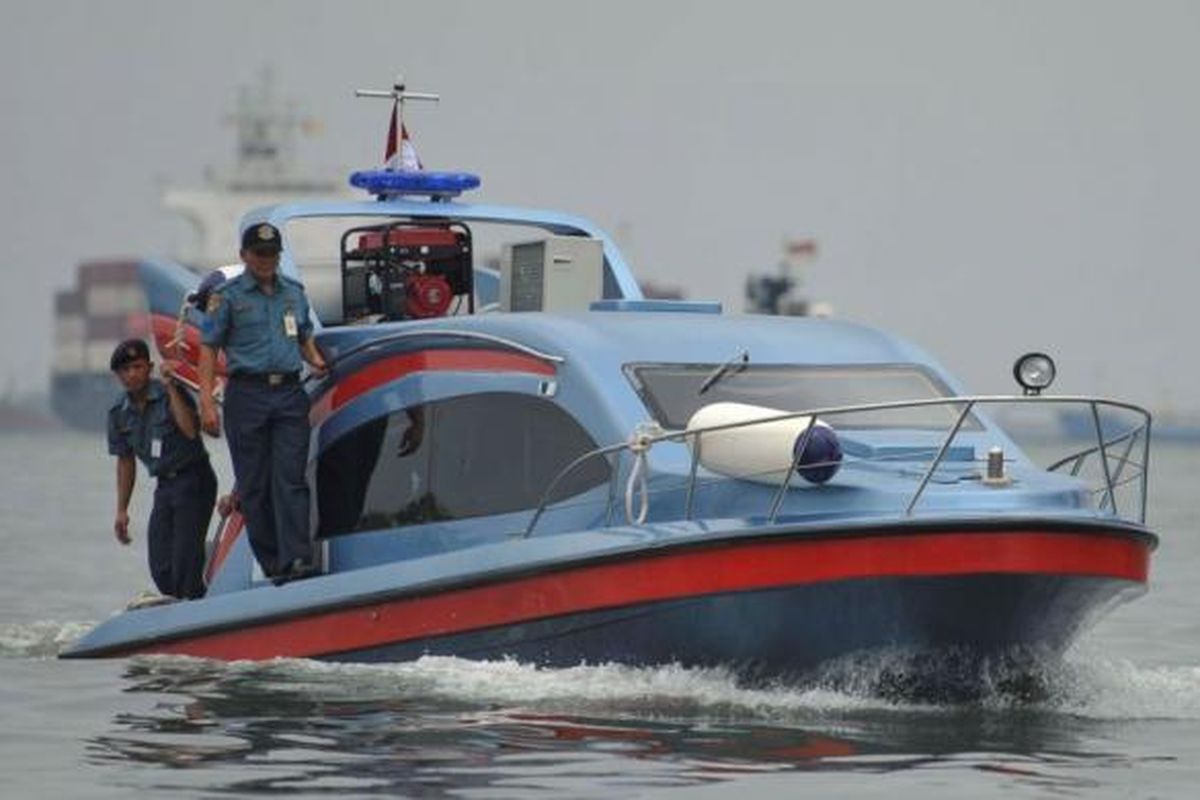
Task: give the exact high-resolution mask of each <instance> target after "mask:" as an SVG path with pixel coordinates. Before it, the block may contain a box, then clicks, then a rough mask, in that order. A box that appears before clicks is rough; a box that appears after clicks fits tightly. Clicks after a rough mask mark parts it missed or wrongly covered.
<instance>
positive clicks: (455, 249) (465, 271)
mask: <svg viewBox="0 0 1200 800" xmlns="http://www.w3.org/2000/svg"><path fill="white" fill-rule="evenodd" d="M473 275H474V273H473V267H472V258H471V231H470V230H469V229H468V228H467V227H466V226H465V225H462V224H461V223H446V224H439V225H419V224H416V223H396V224H391V225H385V226H371V227H364V228H352V229H351V230H349V231H346V233H345V234H343V235H342V308H343V314H344V316H343V319H344V320H345V321H346V322H349V323H354V322H373V321H384V320H404V319H428V318H430V317H442V316H446V315H447V314H450V313H454V312H456V311H457V310H458V306H454V307H453V308H452V306H453V305H454V301H455V299H456V298H457V299H458V301H459V304H460V305H461V303H462V298H463V297H464V296H465V298H466V301H467V311H468V313H474V311H475V292H474V283H473V280H472V278H473Z"/></svg>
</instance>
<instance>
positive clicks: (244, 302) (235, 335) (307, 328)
mask: <svg viewBox="0 0 1200 800" xmlns="http://www.w3.org/2000/svg"><path fill="white" fill-rule="evenodd" d="M289 315H290V316H291V317H292V319H293V320H294V321H295V333H294V335H292V334H289V332H288V326H287V317H288V316H289ZM311 335H312V321H311V320H310V319H309V308H308V298H307V297H306V296H305V294H304V286H303V285H302V284H301V283H300V282H299V281H296V280H293V279H292V278H289V277H287V276H286V275H281V274H279V273H278V272H276V275H275V292H274V293H273V294H266V293H265V292H263V290H262V288H261V287H259V285H258V281H256V280H255V279H254V276H253V275H252V274H251V273H250V270H246V271H245V272H243V273H242V274H241V275H239V276H238V277H236V278H234V279H232V280H230V281H226V282H225V283H224V284H223V285H222V286H219V287H218V288H216V289H214V290H213V293H212V296H211V297H210V298H209V303H208V314H207V319H206V320H205V322H204V326H203V329H202V331H201V337H200V340H201V341H202V342H203V343H204V344H206V345H208V346H209V347H213V348H218V347H223V348H225V366H226V368H227V369H228V371H229V374H230V375H237V374H239V373H255V372H299V371H300V368H301V367H302V366H303V361H302V359H301V357H300V346H299V345H300V343H301V342H304V341H306V340H307V339H308V337H310V336H311Z"/></svg>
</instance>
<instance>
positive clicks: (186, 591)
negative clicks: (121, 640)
mask: <svg viewBox="0 0 1200 800" xmlns="http://www.w3.org/2000/svg"><path fill="white" fill-rule="evenodd" d="M109 367H110V368H111V369H112V371H113V372H114V373H115V374H116V376H117V379H118V380H120V382H121V385H122V386H123V387H124V388H125V393H124V394H123V395H121V397H120V398H119V399H118V400H117V402H116V403H115V404H114V405H113V407H112V408H110V409H109V411H108V452H109V453H111V454H112V455H114V456H116V457H117V516H116V521H115V522H114V523H113V532H114V533H115V534H116V536H117V541H119V542H120V543H121V544H129V498H130V496H131V495H132V494H133V486H134V481H135V479H136V475H137V467H136V464H135V461H134V459H135V457H136V458H137V459H139V460H141V462H142V463H143V464H144V465H145V466H146V469H147V470H148V471H149V472H150V474H151V475H153V476H154V477H155V478H157V479H158V485H157V486H156V487H155V489H154V508H153V510H152V511H151V512H150V523H149V525H148V530H147V533H146V540H147V552H148V555H149V560H150V575H151V576H152V577H153V578H154V583H155V585H156V586H157V587H158V590H159V591H160V592H162V593H163V594H164V595H167V596H169V597H175V598H180V599H194V598H197V597H202V596H204V577H203V572H204V538H205V534H206V533H207V532H208V522H209V520H210V519H211V518H212V511H213V503H214V502H215V500H216V497H217V478H216V475H214V474H213V470H212V466H211V465H210V464H209V461H208V452H207V451H206V450H205V449H204V443H203V442H202V441H201V440H200V436H199V425H198V420H197V418H196V403H195V401H194V400H192V397H191V395H190V394H188V393H187V391H185V390H184V389H182V388H180V386H179V385H178V384H177V383H176V381H175V370H174V364H173V363H172V362H170V361H168V362H165V363H164V364H163V365H162V368H161V370H160V374H161V375H162V380H161V381H159V380H155V379H153V378H151V377H150V371H151V367H152V365H151V363H150V350H149V348H148V347H146V343H145V342H143V341H142V340H141V339H129V340H127V341H124V342H122V343H121V344H120V345H118V346H117V349H116V350H114V351H113V354H112V358H111V359H110V360H109Z"/></svg>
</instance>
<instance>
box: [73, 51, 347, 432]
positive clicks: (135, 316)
mask: <svg viewBox="0 0 1200 800" xmlns="http://www.w3.org/2000/svg"><path fill="white" fill-rule="evenodd" d="M229 119H230V120H231V121H232V122H233V124H234V126H235V127H236V130H237V137H236V157H235V159H234V162H233V164H232V166H231V167H229V168H227V169H224V170H212V171H210V172H209V174H208V176H207V179H206V180H205V182H204V183H203V184H202V185H200V186H197V187H175V188H170V189H168V190H167V191H165V192H164V193H163V196H162V207H163V208H164V209H165V210H166V211H168V212H169V213H171V214H172V215H174V216H176V217H178V218H181V219H183V220H184V221H186V222H187V223H188V224H189V226H190V228H191V232H192V236H191V237H190V238H189V239H188V240H187V241H185V242H184V243H182V244H181V246H180V247H179V249H178V252H176V253H173V254H172V255H171V256H170V258H169V259H167V260H173V261H176V262H178V263H179V264H182V265H183V266H185V267H186V268H187V269H189V270H191V271H193V272H197V273H201V274H202V273H207V272H208V271H209V270H211V269H213V268H214V267H217V266H220V265H222V264H227V263H229V262H230V261H231V260H234V259H236V257H237V241H236V239H235V238H234V232H235V230H236V225H237V221H238V220H239V219H240V218H241V216H242V215H243V214H245V213H246V212H247V211H249V210H250V209H252V208H256V207H258V206H263V205H267V204H270V203H279V202H289V201H296V200H306V199H313V198H316V197H329V196H330V195H335V196H336V195H344V194H345V193H346V192H347V191H348V189H347V187H345V186H344V185H343V183H342V180H341V179H340V178H335V177H329V176H327V175H316V174H313V173H311V172H307V171H303V170H301V169H300V168H299V167H298V166H297V159H296V155H295V147H294V144H295V140H296V137H297V135H298V134H312V133H315V132H316V131H317V130H318V126H317V125H316V124H315V123H314V122H313V121H311V120H308V119H304V118H301V117H300V116H299V115H298V114H296V112H295V111H294V110H293V109H292V108H291V107H290V106H288V105H281V104H280V103H279V102H277V100H276V93H275V89H274V80H273V79H272V76H271V73H270V72H269V71H268V72H265V73H264V74H263V76H262V78H261V81H260V82H259V84H258V85H257V86H256V87H254V88H250V87H243V88H242V89H241V90H240V91H239V94H238V102H237V108H236V111H235V112H234V113H233V114H232V115H231V116H230V117H229ZM157 260H160V261H161V260H162V259H157ZM142 261H143V259H136V258H134V259H130V258H123V259H105V258H98V259H89V260H87V261H85V262H83V263H81V264H80V265H79V266H78V267H77V268H76V270H75V281H74V285H73V286H71V287H70V288H67V289H63V290H61V291H58V292H56V294H55V298H54V356H53V361H52V366H51V371H50V405H51V407H52V408H53V409H54V413H55V414H56V415H57V416H58V418H59V419H60V420H61V421H62V422H63V423H65V424H66V425H68V426H70V427H72V428H77V429H80V430H86V431H97V430H102V429H103V427H104V422H105V414H106V412H107V409H108V407H109V406H110V405H111V404H112V401H113V398H114V397H115V396H116V394H117V393H118V391H119V388H118V386H117V384H116V382H115V381H114V380H113V377H112V375H111V374H110V373H109V369H108V359H109V356H110V355H111V354H112V351H113V349H114V348H115V347H116V345H117V343H118V342H120V341H121V340H122V339H126V338H129V337H135V336H136V337H146V338H148V337H149V334H150V329H149V325H148V321H147V318H146V300H145V297H144V296H143V293H142V289H141V284H140V283H139V282H138V278H137V272H138V264H139V263H140V262H142Z"/></svg>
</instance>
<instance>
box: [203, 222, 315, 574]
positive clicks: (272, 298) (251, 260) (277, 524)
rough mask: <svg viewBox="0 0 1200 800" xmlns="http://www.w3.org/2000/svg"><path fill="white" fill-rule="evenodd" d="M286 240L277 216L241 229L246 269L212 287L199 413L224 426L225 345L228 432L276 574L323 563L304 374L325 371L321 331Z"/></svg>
mask: <svg viewBox="0 0 1200 800" xmlns="http://www.w3.org/2000/svg"><path fill="white" fill-rule="evenodd" d="M282 246H283V241H282V237H281V236H280V233H279V230H278V229H277V228H276V227H275V226H274V225H270V224H268V223H260V224H255V225H251V226H250V227H249V228H247V229H246V230H245V231H244V232H243V234H242V247H241V258H242V262H243V263H244V264H245V266H246V269H245V270H244V271H243V272H242V274H241V275H238V276H237V277H235V278H231V279H229V280H227V281H225V283H223V284H222V285H220V286H218V287H216V288H215V289H213V291H212V294H211V295H210V296H209V299H208V303H207V306H206V311H207V312H208V313H207V317H206V321H205V324H204V328H203V333H202V335H201V348H200V364H199V372H200V419H201V423H202V425H203V427H204V430H205V431H206V432H207V433H209V434H210V435H213V436H217V435H219V431H220V424H221V423H220V416H219V415H218V413H217V407H216V401H215V400H214V398H213V383H214V374H215V371H216V362H217V351H218V350H219V349H224V351H225V362H226V369H227V372H228V374H229V381H228V383H227V385H226V387H225V434H226V436H227V437H228V439H229V454H230V456H231V458H232V460H233V472H234V476H235V477H236V479H237V487H238V496H239V499H240V505H241V510H242V514H243V516H244V517H245V519H246V526H247V532H248V534H249V536H250V546H251V549H253V551H254V556H255V558H257V559H258V563H259V566H261V567H262V570H263V573H264V574H266V575H267V576H268V577H270V578H272V580H274V581H275V582H276V583H282V582H284V581H287V580H292V579H296V578H302V577H305V576H307V575H310V574H312V573H313V572H314V570H315V568H314V566H313V557H312V555H313V553H312V543H311V541H310V536H309V489H308V482H307V481H306V479H305V469H306V466H307V462H308V445H309V433H310V428H309V422H308V411H309V400H308V394H307V393H306V392H305V391H304V388H303V386H302V385H301V383H300V370H301V368H302V367H303V365H304V362H307V363H308V364H309V366H310V367H311V369H312V371H313V373H314V374H317V375H323V374H324V373H325V371H326V366H325V359H324V357H323V356H322V355H321V352H320V350H318V349H317V346H316V343H315V342H314V341H313V336H312V333H313V328H312V321H311V319H310V317H309V304H308V298H307V297H306V296H305V294H304V287H303V285H301V284H300V283H299V282H298V281H295V280H293V279H292V278H289V277H288V276H286V275H282V274H280V272H279V254H280V252H281V250H282Z"/></svg>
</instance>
